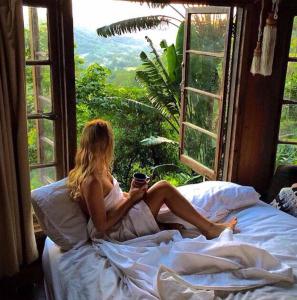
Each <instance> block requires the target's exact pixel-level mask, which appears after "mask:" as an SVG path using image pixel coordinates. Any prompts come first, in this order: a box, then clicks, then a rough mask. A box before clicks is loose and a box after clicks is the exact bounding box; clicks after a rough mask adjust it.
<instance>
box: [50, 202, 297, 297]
mask: <svg viewBox="0 0 297 300" xmlns="http://www.w3.org/2000/svg"><path fill="white" fill-rule="evenodd" d="M232 214H236V215H237V216H238V219H239V224H238V227H239V229H240V231H241V232H240V233H238V234H236V235H234V241H235V242H236V243H241V242H248V243H250V244H252V245H253V246H256V247H260V248H263V249H265V250H267V251H268V252H269V253H270V254H272V255H274V256H275V257H276V258H277V259H279V260H280V261H281V262H282V263H283V264H286V265H288V266H290V267H292V268H293V273H294V278H295V279H294V280H295V282H296V275H297V257H296V254H297V243H296V238H295V237H296V235H297V219H296V218H294V217H291V216H289V215H287V214H285V213H283V212H280V211H277V210H276V209H274V208H273V207H270V206H269V205H266V204H264V203H261V202H259V203H258V204H257V205H255V206H253V207H249V208H245V209H241V210H238V211H236V212H234V213H232ZM230 217H231V216H230ZM227 238H228V232H227ZM206 243H209V241H206ZM106 251H107V250H106ZM106 253H108V252H106ZM110 253H111V254H112V252H110ZM111 254H110V255H111ZM113 254H114V253H113ZM59 255H60V254H59ZM108 255H109V254H108ZM189 264H190V263H189ZM282 266H284V265H282ZM214 267H215V266H214ZM56 269H58V271H57V274H59V275H57V274H56V275H57V276H56V277H58V281H59V282H60V291H59V293H60V294H61V295H60V296H61V298H59V299H90V300H91V299H128V298H129V299H141V297H139V298H135V297H134V296H135V295H136V294H138V295H141V294H143V295H144V294H145V293H144V291H143V289H142V288H141V285H139V283H137V284H134V285H133V284H132V289H131V280H130V281H127V276H123V271H122V270H120V269H119V268H114V267H111V265H110V264H109V262H108V261H107V260H106V259H104V258H102V257H101V256H100V255H99V252H98V250H97V249H96V247H94V246H91V245H88V246H83V247H81V248H80V249H78V250H73V251H68V252H67V253H64V254H63V255H60V258H59V262H58V264H57V267H56ZM276 269H277V270H280V269H281V265H276ZM148 273H149V272H148ZM281 273H282V272H281ZM158 275H159V280H158V281H157V280H152V281H151V282H156V283H157V282H158V284H157V285H153V284H152V285H151V289H152V293H151V294H152V295H153V296H152V297H154V293H155V291H156V289H158V291H159V292H160V293H161V296H162V299H214V297H217V298H215V299H219V298H218V297H219V296H220V297H223V298H226V297H227V299H228V300H231V299H234V300H235V299H236V300H239V299H244V300H245V299H263V300H264V299H297V285H296V284H294V285H291V284H289V283H278V284H275V285H269V286H264V287H260V288H256V289H254V290H252V291H244V292H236V293H230V291H228V292H225V291H216V292H213V291H202V292H201V290H199V289H197V284H196V286H195V284H192V283H193V282H190V284H189V283H185V281H184V280H183V279H182V278H180V276H176V274H175V273H172V272H171V271H170V270H168V269H166V268H165V269H164V268H163V269H161V270H160V272H159V273H158ZM229 275H230V274H229ZM287 275H288V274H287ZM47 277H50V276H47ZM47 277H46V278H47ZM206 277H207V276H206ZM264 277H265V276H264ZM186 279H187V281H189V278H186ZM221 279H222V278H221ZM270 279H271V278H270ZM199 280H202V278H200V279H199ZM200 282H201V281H200ZM207 282H209V281H207ZM127 283H129V284H128V285H127ZM132 283H134V282H133V281H132ZM204 283H205V282H204ZM258 283H259V282H258ZM142 284H145V283H142ZM61 287H62V288H61ZM53 288H54V289H55V284H53ZM232 288H234V287H232ZM131 290H132V292H133V294H131ZM57 299H58V298H57ZM142 299H148V298H147V297H146V296H144V297H143V298H142Z"/></svg>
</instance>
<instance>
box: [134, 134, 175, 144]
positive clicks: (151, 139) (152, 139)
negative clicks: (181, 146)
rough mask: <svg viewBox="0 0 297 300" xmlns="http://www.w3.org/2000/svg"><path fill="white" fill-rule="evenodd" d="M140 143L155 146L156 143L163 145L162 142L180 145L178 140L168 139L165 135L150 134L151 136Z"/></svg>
mask: <svg viewBox="0 0 297 300" xmlns="http://www.w3.org/2000/svg"><path fill="white" fill-rule="evenodd" d="M140 143H141V144H142V145H144V146H155V145H161V144H173V145H178V142H176V141H173V140H170V139H167V138H165V137H163V136H150V137H149V138H146V139H144V140H142V141H140Z"/></svg>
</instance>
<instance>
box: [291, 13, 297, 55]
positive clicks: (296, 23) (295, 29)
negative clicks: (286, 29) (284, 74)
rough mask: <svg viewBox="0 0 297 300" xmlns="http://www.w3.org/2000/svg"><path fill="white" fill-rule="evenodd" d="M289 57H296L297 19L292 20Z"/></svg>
mask: <svg viewBox="0 0 297 300" xmlns="http://www.w3.org/2000/svg"><path fill="white" fill-rule="evenodd" d="M289 56H290V57H297V17H295V18H294V23H293V31H292V37H291V45H290V54H289Z"/></svg>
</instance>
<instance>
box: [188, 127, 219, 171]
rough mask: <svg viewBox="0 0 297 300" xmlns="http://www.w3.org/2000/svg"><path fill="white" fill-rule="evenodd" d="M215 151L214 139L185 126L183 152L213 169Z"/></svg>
mask: <svg viewBox="0 0 297 300" xmlns="http://www.w3.org/2000/svg"><path fill="white" fill-rule="evenodd" d="M215 152H216V140H215V139H213V138H211V137H210V136H208V135H206V134H204V133H202V132H199V131H197V130H195V129H192V128H190V127H187V126H185V140H184V154H186V155H188V156H189V157H191V158H193V159H194V160H197V161H198V162H199V163H201V164H203V165H204V166H206V167H208V168H210V169H212V170H213V169H214V163H215Z"/></svg>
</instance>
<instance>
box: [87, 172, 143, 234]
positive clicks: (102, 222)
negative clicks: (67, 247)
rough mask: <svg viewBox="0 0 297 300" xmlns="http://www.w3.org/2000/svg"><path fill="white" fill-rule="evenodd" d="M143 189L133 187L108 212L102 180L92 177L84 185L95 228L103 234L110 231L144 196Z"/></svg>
mask: <svg viewBox="0 0 297 300" xmlns="http://www.w3.org/2000/svg"><path fill="white" fill-rule="evenodd" d="M143 194H144V191H143V189H142V188H141V189H139V188H137V189H135V188H132V189H131V190H130V191H129V193H125V195H124V196H123V197H122V198H121V199H120V200H119V201H118V202H117V203H116V206H115V207H113V208H112V209H111V210H109V211H108V212H106V209H105V203H104V194H103V187H102V183H101V181H99V180H97V179H95V178H92V179H90V180H89V181H87V182H86V183H85V184H84V185H83V195H84V198H85V201H86V204H87V208H88V212H89V215H90V217H91V219H92V221H93V223H94V226H95V228H96V229H97V231H98V232H101V233H102V234H104V233H106V232H108V231H109V230H110V229H111V228H112V227H113V226H114V225H115V224H116V223H117V222H118V221H120V220H121V219H122V218H123V216H125V215H126V214H127V212H128V211H129V209H130V208H131V207H132V206H133V205H134V204H135V203H136V202H138V201H139V200H140V199H141V198H142V197H143Z"/></svg>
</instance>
